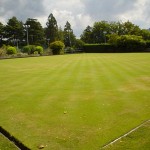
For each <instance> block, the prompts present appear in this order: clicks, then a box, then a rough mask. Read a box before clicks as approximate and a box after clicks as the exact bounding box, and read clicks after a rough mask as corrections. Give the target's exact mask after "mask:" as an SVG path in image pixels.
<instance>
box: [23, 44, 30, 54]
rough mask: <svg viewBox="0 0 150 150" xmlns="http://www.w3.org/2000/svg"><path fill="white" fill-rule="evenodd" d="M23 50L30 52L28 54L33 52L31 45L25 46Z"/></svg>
mask: <svg viewBox="0 0 150 150" xmlns="http://www.w3.org/2000/svg"><path fill="white" fill-rule="evenodd" d="M22 52H23V53H28V54H30V53H31V48H30V46H29V45H27V46H24V47H23V50H22Z"/></svg>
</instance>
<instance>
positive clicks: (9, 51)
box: [7, 46, 17, 55]
mask: <svg viewBox="0 0 150 150" xmlns="http://www.w3.org/2000/svg"><path fill="white" fill-rule="evenodd" d="M16 53H17V50H16V48H15V47H12V46H8V48H7V54H8V55H12V54H16Z"/></svg>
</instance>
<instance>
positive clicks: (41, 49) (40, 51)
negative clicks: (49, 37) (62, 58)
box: [34, 46, 43, 54]
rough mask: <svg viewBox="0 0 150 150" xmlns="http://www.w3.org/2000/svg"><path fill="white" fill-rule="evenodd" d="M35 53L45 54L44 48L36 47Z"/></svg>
mask: <svg viewBox="0 0 150 150" xmlns="http://www.w3.org/2000/svg"><path fill="white" fill-rule="evenodd" d="M34 52H38V54H43V47H42V46H36V47H35V51H34Z"/></svg>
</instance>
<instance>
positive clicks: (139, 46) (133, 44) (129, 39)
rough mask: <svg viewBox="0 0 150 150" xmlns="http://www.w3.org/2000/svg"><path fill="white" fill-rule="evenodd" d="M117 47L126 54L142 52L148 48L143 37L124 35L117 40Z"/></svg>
mask: <svg viewBox="0 0 150 150" xmlns="http://www.w3.org/2000/svg"><path fill="white" fill-rule="evenodd" d="M117 47H118V48H119V49H122V50H123V51H124V52H134V51H142V50H144V49H145V47H146V42H145V41H144V40H143V38H142V37H141V36H136V35H122V36H120V37H118V39H117Z"/></svg>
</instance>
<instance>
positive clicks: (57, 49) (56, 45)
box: [50, 41, 65, 55]
mask: <svg viewBox="0 0 150 150" xmlns="http://www.w3.org/2000/svg"><path fill="white" fill-rule="evenodd" d="M64 47H65V45H64V43H63V42H61V41H55V42H52V43H50V48H51V49H52V53H53V55H60V54H64Z"/></svg>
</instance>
